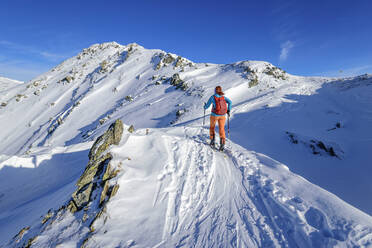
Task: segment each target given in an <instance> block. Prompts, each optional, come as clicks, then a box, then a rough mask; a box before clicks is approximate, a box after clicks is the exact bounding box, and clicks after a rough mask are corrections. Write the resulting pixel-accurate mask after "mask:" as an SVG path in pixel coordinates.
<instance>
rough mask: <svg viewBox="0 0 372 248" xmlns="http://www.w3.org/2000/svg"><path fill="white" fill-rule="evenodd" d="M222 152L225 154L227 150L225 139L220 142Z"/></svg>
mask: <svg viewBox="0 0 372 248" xmlns="http://www.w3.org/2000/svg"><path fill="white" fill-rule="evenodd" d="M219 150H220V152H223V150H225V139H221V140H220V149H219Z"/></svg>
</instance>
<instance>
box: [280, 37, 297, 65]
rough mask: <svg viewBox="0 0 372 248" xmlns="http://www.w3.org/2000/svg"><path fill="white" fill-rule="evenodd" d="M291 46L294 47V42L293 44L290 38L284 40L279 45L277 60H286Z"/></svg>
mask: <svg viewBox="0 0 372 248" xmlns="http://www.w3.org/2000/svg"><path fill="white" fill-rule="evenodd" d="M293 47H294V44H293V42H292V41H290V40H287V41H286V42H284V43H282V44H281V45H280V48H281V50H280V56H279V60H280V61H281V62H283V61H285V60H287V58H288V55H289V52H290V50H291V49H292V48H293Z"/></svg>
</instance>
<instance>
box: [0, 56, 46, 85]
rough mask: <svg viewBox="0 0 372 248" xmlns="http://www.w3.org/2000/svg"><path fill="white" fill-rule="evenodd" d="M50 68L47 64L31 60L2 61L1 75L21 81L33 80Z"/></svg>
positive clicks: (0, 65)
mask: <svg viewBox="0 0 372 248" xmlns="http://www.w3.org/2000/svg"><path fill="white" fill-rule="evenodd" d="M49 69H50V68H49V67H47V66H45V65H40V64H36V63H32V62H29V61H15V60H13V61H6V62H2V61H0V76H2V77H6V78H10V79H15V80H20V81H28V80H31V79H32V78H34V77H36V76H39V75H40V74H42V73H44V72H46V71H48V70H49Z"/></svg>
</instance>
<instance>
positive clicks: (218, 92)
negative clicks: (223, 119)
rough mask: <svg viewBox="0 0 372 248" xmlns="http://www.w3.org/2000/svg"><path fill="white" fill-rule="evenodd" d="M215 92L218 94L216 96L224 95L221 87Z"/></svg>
mask: <svg viewBox="0 0 372 248" xmlns="http://www.w3.org/2000/svg"><path fill="white" fill-rule="evenodd" d="M214 91H215V92H216V94H218V95H220V96H223V95H224V93H223V91H222V87H221V86H217V87H216V89H215V90H214Z"/></svg>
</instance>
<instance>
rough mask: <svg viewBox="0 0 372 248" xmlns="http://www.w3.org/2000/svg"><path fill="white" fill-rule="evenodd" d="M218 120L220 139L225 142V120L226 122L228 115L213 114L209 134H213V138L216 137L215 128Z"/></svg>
mask: <svg viewBox="0 0 372 248" xmlns="http://www.w3.org/2000/svg"><path fill="white" fill-rule="evenodd" d="M216 122H218V129H219V133H220V139H222V141H223V143H225V142H224V141H225V138H226V137H225V122H226V117H225V116H213V115H211V119H210V127H209V134H210V136H211V139H213V137H215V135H214V129H215V127H216Z"/></svg>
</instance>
